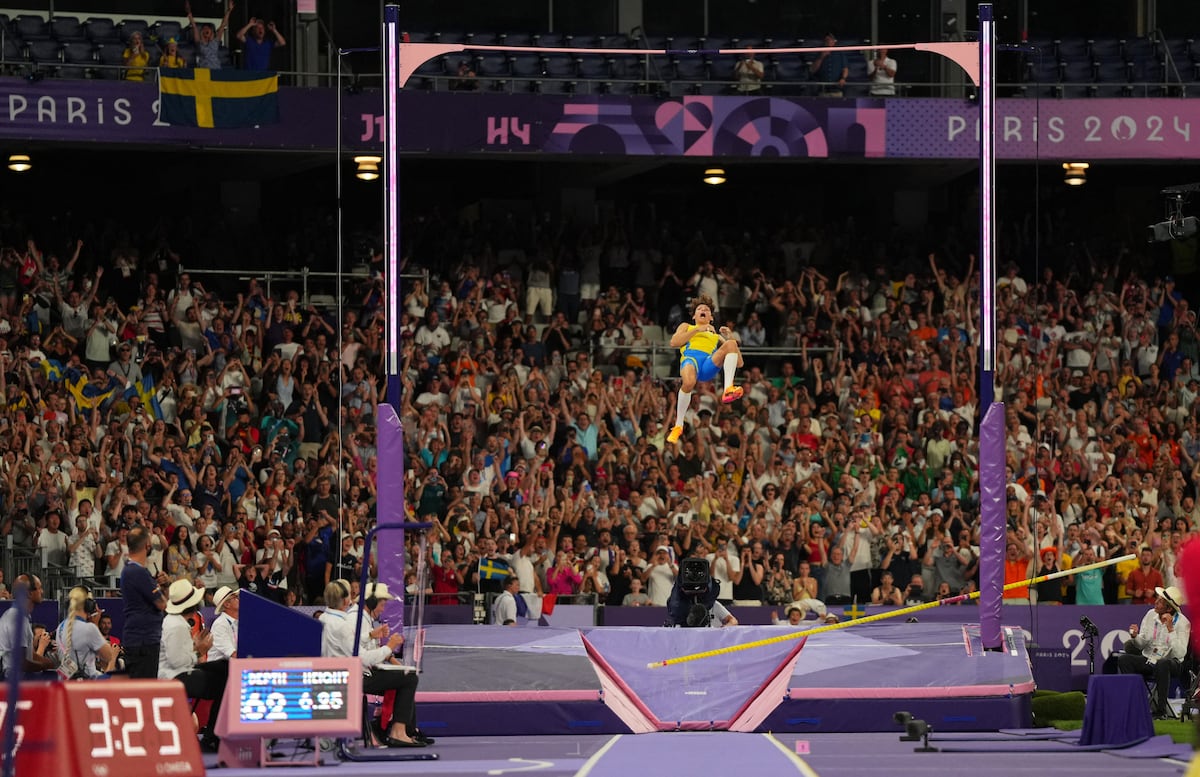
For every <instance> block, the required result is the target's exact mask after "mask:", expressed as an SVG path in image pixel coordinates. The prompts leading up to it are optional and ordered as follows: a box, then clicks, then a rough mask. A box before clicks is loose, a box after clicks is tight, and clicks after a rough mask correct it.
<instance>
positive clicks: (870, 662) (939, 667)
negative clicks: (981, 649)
mask: <svg viewBox="0 0 1200 777" xmlns="http://www.w3.org/2000/svg"><path fill="white" fill-rule="evenodd" d="M964 614H966V613H964ZM970 614H974V613H970ZM1013 645H1014V647H1015V649H1016V652H1017V655H1011V654H1010V653H1008V652H1003V653H995V652H989V653H981V654H978V655H969V654H968V653H967V650H966V647H965V644H964V641H963V626H962V625H961V624H955V623H895V622H893V623H871V624H865V625H863V626H855V627H851V628H847V629H842V630H839V631H827V632H822V633H820V634H813V635H812V636H810V637H809V638H808V640H807V642H806V643H805V645H804V651H803V652H802V653H801V654H800V658H799V660H797V661H796V668H795V670H794V672H793V677H792V683H791V691H790V693H791V694H792V695H793V696H794V697H801V696H807V697H813V698H822V697H826V696H829V695H830V694H832V695H834V696H838V697H848V696H853V695H857V696H862V697H867V696H873V697H876V698H905V697H909V698H917V697H946V696H986V695H1001V696H1006V695H1011V694H1022V693H1028V692H1030V691H1032V684H1033V675H1032V673H1031V671H1030V668H1029V659H1028V657H1027V655H1026V651H1025V645H1024V641H1023V640H1022V638H1021V634H1020V631H1019V630H1017V629H1014V630H1013ZM1007 725H1010V726H1016V725H1022V723H1021V722H1019V721H1014V722H1011V723H1008V724H1007Z"/></svg>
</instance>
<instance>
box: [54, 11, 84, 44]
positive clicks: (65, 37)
mask: <svg viewBox="0 0 1200 777" xmlns="http://www.w3.org/2000/svg"><path fill="white" fill-rule="evenodd" d="M50 34H51V35H52V36H53V37H54V39H55V40H56V41H58V42H59V43H71V42H73V41H81V40H84V39H85V38H87V34H86V32H85V31H84V29H83V25H82V24H80V22H79V17H77V16H56V17H54V19H52V20H51V22H50Z"/></svg>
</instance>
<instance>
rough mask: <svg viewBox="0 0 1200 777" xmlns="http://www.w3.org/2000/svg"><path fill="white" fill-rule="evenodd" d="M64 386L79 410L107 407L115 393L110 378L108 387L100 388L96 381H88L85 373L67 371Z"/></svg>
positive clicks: (113, 383) (113, 382)
mask: <svg viewBox="0 0 1200 777" xmlns="http://www.w3.org/2000/svg"><path fill="white" fill-rule="evenodd" d="M65 385H66V387H67V390H68V391H70V392H71V396H73V397H74V398H75V406H76V407H78V408H79V409H80V410H84V411H87V410H94V409H96V408H103V407H105V406H107V404H108V402H109V401H110V400H111V399H112V398H113V396H114V395H115V394H116V391H117V385H116V382H115V381H114V380H112V379H111V378H110V380H109V382H108V385H106V386H101V385H100V384H99V383H97V382H96V381H92V380H88V376H87V373H82V372H78V371H75V370H68V374H67V375H66V376H65Z"/></svg>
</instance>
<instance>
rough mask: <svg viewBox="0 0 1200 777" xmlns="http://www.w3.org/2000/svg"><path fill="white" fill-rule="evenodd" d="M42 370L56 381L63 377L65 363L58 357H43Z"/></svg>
mask: <svg viewBox="0 0 1200 777" xmlns="http://www.w3.org/2000/svg"><path fill="white" fill-rule="evenodd" d="M41 366H42V372H43V373H44V374H45V375H46V378H47V379H48V380H52V381H54V382H55V383H57V382H58V381H60V380H62V379H63V365H62V362H60V361H59V360H58V359H42V363H41Z"/></svg>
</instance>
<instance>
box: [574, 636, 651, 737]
mask: <svg viewBox="0 0 1200 777" xmlns="http://www.w3.org/2000/svg"><path fill="white" fill-rule="evenodd" d="M581 636H582V635H581ZM582 639H583V646H584V648H585V649H586V650H587V654H588V658H589V659H590V660H591V662H592V667H593V668H594V669H595V670H596V675H597V676H598V677H599V678H600V685H601V687H602V688H604V694H605V700H606V701H610V702H611V706H612V710H613V712H614V713H616V715H617V716H618V717H620V718H621V720H623V721H624V722H625V725H627V726H629V728H630V730H632V731H633V732H634V733H637V734H648V733H650V732H652V731H657V730H658V718H656V717H655V715H654V713H653V712H651V711H650V709H649V708H648V707H647V706H646V704H645V702H643V701H642V700H641V699H639V698H638V696H637V694H636V693H634V692H633V690H632V689H630V688H629V686H628V685H626V684H625V681H623V680H622V679H621V674H620V672H618V671H616V670H615V669H613V667H612V665H611V664H609V662H608V661H607V660H606V659H605V658H604V656H603V655H602V654H601V652H600V651H599V650H597V649H596V647H595V645H593V644H592V643H591V642H590V641H589V640H588V638H587V637H586V636H582Z"/></svg>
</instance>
